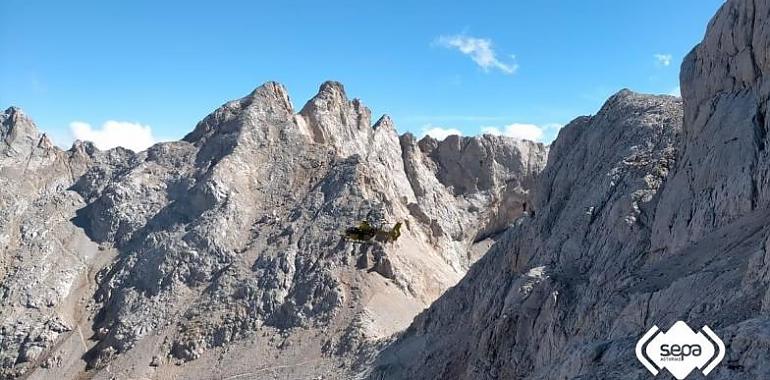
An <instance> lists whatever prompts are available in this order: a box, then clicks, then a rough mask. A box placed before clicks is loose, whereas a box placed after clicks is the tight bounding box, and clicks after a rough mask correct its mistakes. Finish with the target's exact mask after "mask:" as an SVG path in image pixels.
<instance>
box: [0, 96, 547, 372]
mask: <svg viewBox="0 0 770 380" xmlns="http://www.w3.org/2000/svg"><path fill="white" fill-rule="evenodd" d="M546 154H547V151H546V148H545V147H544V146H543V145H542V144H536V143H532V142H526V141H517V140H513V139H510V138H503V137H496V136H483V137H473V138H460V137H457V136H453V137H450V138H447V139H446V140H444V141H437V140H435V139H432V138H429V137H426V138H423V139H421V140H419V141H418V140H417V139H416V138H415V137H414V136H412V135H409V134H406V135H403V136H398V135H397V133H396V129H395V126H394V125H393V122H392V121H391V120H390V118H388V117H387V116H384V117H382V118H380V119H379V120H378V121H377V122H375V123H374V124H372V122H371V114H370V111H369V110H368V109H367V108H366V107H365V106H364V105H363V104H361V102H360V101H359V100H357V99H354V100H352V101H351V100H348V98H347V96H346V94H345V91H344V89H343V87H342V85H340V84H339V83H336V82H327V83H324V84H323V85H322V86H321V88H320V91H319V93H318V95H316V96H315V97H314V98H313V99H311V100H310V101H309V102H308V103H307V104H306V105H305V106H304V107H303V108H302V109H301V110H300V111H299V112H295V111H294V110H293V108H292V104H291V102H290V101H289V97H288V95H287V93H286V90H285V89H284V88H283V87H282V86H281V85H279V84H277V83H267V84H265V85H263V86H261V87H259V88H257V89H256V90H254V91H253V92H252V93H251V94H249V95H248V96H246V97H244V98H241V99H239V100H235V101H232V102H229V103H227V104H225V105H223V106H222V107H220V108H218V109H217V110H216V111H214V112H213V113H211V114H210V115H209V116H207V117H206V118H205V119H204V120H203V121H201V122H200V123H199V124H198V125H197V126H196V127H195V129H194V130H193V131H192V132H191V133H190V134H188V135H187V136H186V137H185V138H184V139H183V140H182V141H177V142H170V143H161V144H157V145H155V146H153V147H151V148H150V149H148V150H147V151H144V152H140V153H134V152H131V151H128V150H124V149H120V148H118V149H112V150H109V151H104V152H103V151H99V150H97V149H95V148H94V147H93V146H92V145H91V144H90V143H81V142H78V143H76V144H75V146H73V147H72V148H71V149H70V150H68V151H63V150H61V149H59V148H57V147H55V146H53V144H51V142H50V141H49V140H48V138H47V137H46V136H45V135H44V134H41V133H40V132H39V131H38V130H37V129H36V127H35V125H34V123H33V122H32V121H31V120H30V119H29V118H28V117H27V116H25V115H24V114H23V112H22V111H21V110H19V109H17V108H10V109H8V110H7V111H5V113H4V114H3V115H1V116H0V205H1V207H0V377H2V378H15V377H21V376H23V377H26V378H30V379H35V378H53V377H57V378H74V377H78V376H87V377H92V378H112V377H118V378H143V377H147V378H172V377H175V376H176V377H180V378H226V377H229V376H241V377H246V378H249V377H250V378H265V377H272V376H277V377H279V378H284V377H285V376H290V377H293V378H313V377H319V376H320V377H325V378H340V377H343V378H344V377H350V376H353V375H354V374H355V373H358V372H359V371H360V370H361V369H362V364H363V363H365V362H366V361H367V360H368V357H369V355H371V353H373V352H374V351H373V350H374V348H375V347H376V344H377V343H378V342H379V341H381V340H382V339H383V338H387V337H389V336H391V335H392V334H394V333H396V332H398V331H401V330H403V329H404V328H405V327H406V326H408V324H409V323H410V322H411V321H412V319H413V317H414V316H415V315H416V314H417V313H418V312H420V311H421V310H423V309H424V308H425V307H427V306H428V305H430V303H431V302H432V301H433V300H435V299H436V298H437V297H438V296H439V295H441V294H442V293H443V291H444V290H446V289H447V288H448V287H450V286H451V285H454V284H455V283H456V282H457V281H458V280H459V279H460V278H461V277H462V275H463V274H464V273H465V271H466V270H467V269H468V267H469V266H470V265H471V264H472V263H473V262H474V261H475V260H476V259H478V257H479V256H481V255H482V254H483V253H484V252H485V251H486V250H487V249H488V248H489V246H490V245H491V243H492V242H493V241H494V239H496V237H497V236H498V235H499V234H500V233H501V232H502V231H504V230H505V229H507V228H508V226H509V225H510V224H511V223H512V222H513V221H514V220H515V219H516V218H518V217H519V216H521V215H522V214H524V211H523V210H524V208H525V207H526V206H525V204H526V203H527V202H529V203H531V200H530V197H531V196H530V188H531V186H532V184H533V183H534V177H535V175H536V174H537V173H539V172H540V171H541V170H542V168H543V166H544V165H545V160H546ZM371 215H376V216H377V217H378V218H380V219H383V220H384V223H385V224H390V225H393V224H395V223H397V222H402V223H403V228H402V231H401V232H402V233H401V236H400V237H399V239H398V240H397V241H395V242H366V243H361V242H356V241H351V240H349V239H346V238H344V237H343V235H344V233H345V230H346V229H347V228H349V227H353V226H356V225H358V224H359V222H360V221H361V220H368V219H369V218H370V217H371Z"/></svg>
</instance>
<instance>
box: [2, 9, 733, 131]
mask: <svg viewBox="0 0 770 380" xmlns="http://www.w3.org/2000/svg"><path fill="white" fill-rule="evenodd" d="M722 2H723V1H722V0H628V1H618V0H590V1H589V0H586V1H572V0H559V1H557V0H541V1H521V0H517V1H512V0H509V1H493V2H488V1H467V2H462V3H460V2H448V1H422V2H414V1H411V2H407V1H388V2H384V1H383V2H369V1H360V0H359V1H355V2H332V1H327V2H319V1H307V2H294V1H272V2H255V1H218V2H213V1H212V2H205V3H204V2H200V1H189V2H181V1H179V2H171V1H145V0H134V1H34V0H3V1H2V2H0V14H3V15H4V17H3V22H2V23H0V54H1V57H0V106H2V107H3V108H5V107H7V106H10V105H18V106H21V107H22V108H23V109H24V110H25V111H26V113H27V114H28V115H30V116H31V117H32V118H33V119H35V120H36V121H37V123H38V125H39V126H40V127H41V128H42V129H43V130H45V131H46V132H48V133H49V134H50V135H52V136H53V138H54V140H55V141H56V142H57V143H58V144H60V145H69V144H70V143H71V141H72V138H73V136H74V135H75V134H77V135H78V136H80V137H82V136H87V137H88V136H91V137H92V138H93V139H102V138H103V139H105V140H109V139H110V138H112V139H114V136H115V135H116V133H117V135H118V136H123V139H129V140H130V139H140V140H142V141H143V143H144V142H146V141H152V140H165V139H177V138H181V137H182V136H183V135H184V134H185V133H187V132H188V131H190V130H192V128H193V127H194V125H195V123H196V122H197V121H198V120H200V119H201V118H203V117H204V116H205V115H206V114H208V113H209V112H211V111H212V110H214V109H215V108H216V107H218V106H219V105H221V104H222V103H224V102H226V101H227V100H230V99H235V98H238V97H241V96H243V95H245V94H247V93H249V92H250V91H251V90H252V89H253V88H254V87H256V86H258V85H260V84H261V83H263V82H265V81H268V80H277V81H279V82H281V83H283V84H284V85H285V86H286V87H287V88H288V89H289V92H290V94H291V97H292V101H293V103H294V105H295V107H296V108H297V109H299V108H300V107H301V106H302V105H303V104H304V102H305V101H307V100H308V99H309V98H310V97H311V96H313V95H314V94H315V92H316V91H317V89H318V86H319V85H320V83H321V82H323V81H324V80H327V79H334V80H339V81H341V82H343V83H344V84H345V87H346V90H347V92H348V95H349V96H351V97H358V98H361V99H362V100H363V102H364V104H366V105H367V106H369V107H370V108H371V109H372V111H373V113H374V114H375V116H379V115H380V114H383V113H387V114H390V115H391V116H392V117H393V119H394V120H395V122H396V125H397V127H398V129H399V131H400V132H406V131H411V132H413V133H416V134H423V133H424V132H425V131H428V130H433V133H436V134H441V131H442V130H443V131H445V130H457V131H460V132H462V133H463V134H465V135H475V134H478V133H480V132H481V131H482V130H483V131H492V132H497V133H509V134H512V135H522V136H532V137H533V138H534V137H536V138H538V139H540V140H543V141H545V142H548V141H550V140H551V139H552V138H553V136H554V134H555V133H556V131H557V129H558V128H557V127H558V125H560V124H565V123H567V122H569V121H570V120H572V119H573V118H575V117H576V116H579V115H583V114H592V113H595V112H596V110H597V109H598V108H599V107H600V106H601V104H602V103H603V102H604V100H605V99H606V98H607V97H608V96H609V95H611V94H613V93H614V92H616V91H618V90H619V89H621V88H623V87H628V88H631V89H633V90H635V91H640V92H649V93H670V92H672V91H674V90H675V89H676V88H677V86H678V74H679V65H680V63H681V60H682V58H683V57H684V55H685V54H687V52H688V51H689V50H690V49H691V48H692V47H693V46H694V45H695V44H696V43H697V42H698V41H699V40H700V39H701V38H702V36H703V33H704V31H705V28H706V24H707V22H708V21H709V19H710V18H711V16H712V15H713V14H714V13H715V11H716V10H717V9H718V7H719V6H720V5H721V3H722ZM103 128H104V129H103ZM132 128H133V129H132ZM113 132H115V133H113ZM121 133H122V135H121ZM538 133H540V135H538ZM137 136H139V137H137ZM105 144H106V143H105ZM137 144H139V143H137ZM140 145H141V144H140Z"/></svg>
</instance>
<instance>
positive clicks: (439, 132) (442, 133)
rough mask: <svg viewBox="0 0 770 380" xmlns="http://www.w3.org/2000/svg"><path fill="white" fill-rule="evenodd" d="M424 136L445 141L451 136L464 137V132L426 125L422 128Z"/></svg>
mask: <svg viewBox="0 0 770 380" xmlns="http://www.w3.org/2000/svg"><path fill="white" fill-rule="evenodd" d="M422 134H423V136H426V135H427V136H430V137H433V138H435V139H439V140H443V139H445V138H447V137H448V136H451V135H458V136H462V135H463V132H462V131H460V130H459V129H456V128H443V127H438V126H435V125H432V124H425V125H424V126H423V127H422Z"/></svg>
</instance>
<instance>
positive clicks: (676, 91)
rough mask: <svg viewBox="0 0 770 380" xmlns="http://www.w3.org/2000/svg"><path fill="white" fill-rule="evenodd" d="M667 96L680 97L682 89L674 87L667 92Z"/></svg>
mask: <svg viewBox="0 0 770 380" xmlns="http://www.w3.org/2000/svg"><path fill="white" fill-rule="evenodd" d="M668 94H669V95H671V96H682V88H681V87H679V86H676V87H674V88H673V89H672V90H671V91H669V93H668Z"/></svg>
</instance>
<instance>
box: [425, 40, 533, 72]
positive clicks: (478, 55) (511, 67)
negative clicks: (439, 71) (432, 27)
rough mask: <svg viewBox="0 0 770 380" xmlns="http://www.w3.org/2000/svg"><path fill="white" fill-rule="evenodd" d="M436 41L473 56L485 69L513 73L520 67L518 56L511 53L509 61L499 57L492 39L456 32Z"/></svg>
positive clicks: (474, 60)
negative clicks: (517, 61) (493, 46)
mask: <svg viewBox="0 0 770 380" xmlns="http://www.w3.org/2000/svg"><path fill="white" fill-rule="evenodd" d="M436 43H437V44H438V45H440V46H443V47H445V48H449V49H457V50H459V51H460V52H461V53H463V54H465V55H467V56H469V57H471V59H472V60H473V62H476V64H477V65H479V67H481V68H482V69H483V70H484V71H487V72H489V71H490V70H492V69H497V70H500V71H501V72H502V73H504V74H508V75H510V74H513V73H515V72H516V70H517V69H518V68H519V65H518V64H517V63H516V57H515V56H513V55H511V56H510V60H509V62H503V61H501V60H500V59H498V58H497V54H496V53H495V50H494V49H493V48H492V40H490V39H488V38H478V37H471V36H466V35H463V34H456V35H452V36H440V37H439V38H438V39H436Z"/></svg>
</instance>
